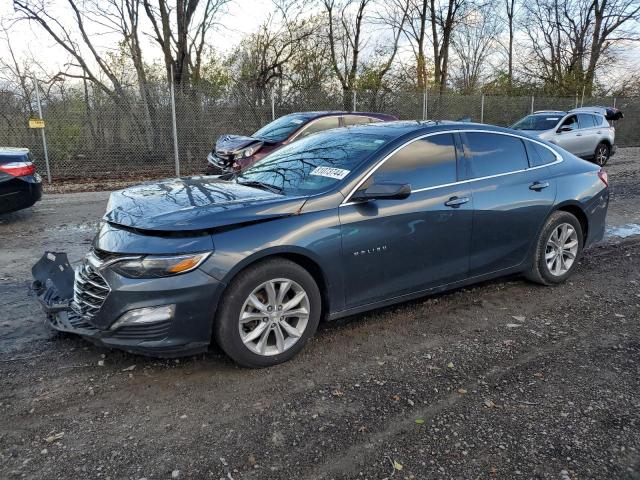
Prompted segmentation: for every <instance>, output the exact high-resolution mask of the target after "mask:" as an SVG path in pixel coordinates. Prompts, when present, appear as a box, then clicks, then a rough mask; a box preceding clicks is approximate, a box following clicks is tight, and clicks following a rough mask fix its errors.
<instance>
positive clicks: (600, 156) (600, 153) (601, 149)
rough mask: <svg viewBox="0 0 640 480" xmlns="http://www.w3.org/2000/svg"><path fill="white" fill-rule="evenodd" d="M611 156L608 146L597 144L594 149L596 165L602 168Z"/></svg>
mask: <svg viewBox="0 0 640 480" xmlns="http://www.w3.org/2000/svg"><path fill="white" fill-rule="evenodd" d="M610 156H611V149H610V148H609V145H607V144H606V143H599V144H598V146H597V147H596V151H595V155H594V160H595V163H596V164H597V165H600V166H601V167H604V166H605V165H606V164H607V162H608V161H609V157H610Z"/></svg>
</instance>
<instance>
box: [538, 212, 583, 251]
mask: <svg viewBox="0 0 640 480" xmlns="http://www.w3.org/2000/svg"><path fill="white" fill-rule="evenodd" d="M558 211H560V212H567V213H570V214H571V215H573V216H574V217H576V218H577V219H578V222H580V228H582V241H583V243H585V244H586V243H587V238H589V217H587V214H586V213H585V212H584V210H583V208H582V207H581V206H580V205H579V204H577V203H571V202H566V203H562V204H560V205H557V206H556V208H554V209H553V210H552V211H551V212H550V213H549V216H550V215H551V214H553V213H554V212H558ZM547 218H549V217H547ZM545 223H546V221H545Z"/></svg>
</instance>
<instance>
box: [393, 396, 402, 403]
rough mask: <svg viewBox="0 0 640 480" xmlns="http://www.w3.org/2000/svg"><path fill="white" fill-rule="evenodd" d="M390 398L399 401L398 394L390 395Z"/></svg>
mask: <svg viewBox="0 0 640 480" xmlns="http://www.w3.org/2000/svg"><path fill="white" fill-rule="evenodd" d="M391 400H393V401H394V402H399V401H400V395H391Z"/></svg>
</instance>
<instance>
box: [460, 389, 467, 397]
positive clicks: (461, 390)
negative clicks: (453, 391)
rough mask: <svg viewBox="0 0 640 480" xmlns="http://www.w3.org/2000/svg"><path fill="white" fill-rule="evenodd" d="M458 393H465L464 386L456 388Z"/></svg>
mask: <svg viewBox="0 0 640 480" xmlns="http://www.w3.org/2000/svg"><path fill="white" fill-rule="evenodd" d="M458 393H459V394H460V395H464V394H465V393H467V391H466V390H465V389H464V388H459V389H458Z"/></svg>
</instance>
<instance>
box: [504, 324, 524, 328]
mask: <svg viewBox="0 0 640 480" xmlns="http://www.w3.org/2000/svg"><path fill="white" fill-rule="evenodd" d="M521 326H522V325H520V324H519V323H507V328H518V327H521Z"/></svg>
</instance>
